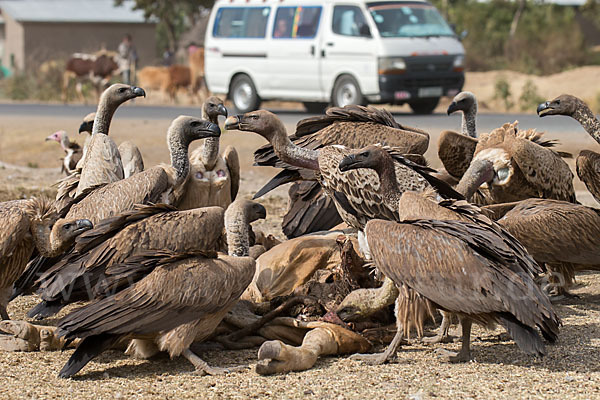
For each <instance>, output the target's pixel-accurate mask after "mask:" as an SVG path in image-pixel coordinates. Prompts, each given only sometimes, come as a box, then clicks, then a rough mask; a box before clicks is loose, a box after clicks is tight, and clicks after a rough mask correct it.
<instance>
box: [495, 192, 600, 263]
mask: <svg viewBox="0 0 600 400" xmlns="http://www.w3.org/2000/svg"><path fill="white" fill-rule="evenodd" d="M498 223H499V224H501V225H502V226H503V227H504V228H506V229H507V230H508V231H509V232H510V233H511V234H512V235H513V236H515V237H516V238H517V240H519V242H521V243H522V244H523V245H524V246H525V247H526V248H527V250H528V251H529V253H530V254H531V255H533V257H534V258H535V259H536V260H538V261H540V262H548V263H560V262H571V263H576V264H577V263H581V264H588V265H589V264H597V263H598V260H600V211H598V210H596V209H594V208H590V207H585V206H582V205H580V204H571V203H566V202H562V201H557V200H549V199H528V200H524V201H522V202H520V203H519V204H517V205H516V206H515V207H514V208H513V209H512V210H510V211H509V212H507V213H506V215H504V217H503V218H501V219H500V220H499V221H498Z"/></svg>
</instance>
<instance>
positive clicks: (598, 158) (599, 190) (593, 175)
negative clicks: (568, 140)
mask: <svg viewBox="0 0 600 400" xmlns="http://www.w3.org/2000/svg"><path fill="white" fill-rule="evenodd" d="M577 176H578V177H579V179H581V181H582V182H583V183H585V186H586V187H587V189H588V190H589V192H590V193H591V194H592V196H594V198H595V199H596V201H597V202H599V203H600V154H598V153H595V152H593V151H589V150H583V151H581V152H580V153H579V157H577Z"/></svg>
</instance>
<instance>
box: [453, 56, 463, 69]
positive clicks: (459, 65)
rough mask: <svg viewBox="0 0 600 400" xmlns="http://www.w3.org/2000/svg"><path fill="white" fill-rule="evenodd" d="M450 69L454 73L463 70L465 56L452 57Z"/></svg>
mask: <svg viewBox="0 0 600 400" xmlns="http://www.w3.org/2000/svg"><path fill="white" fill-rule="evenodd" d="M452 68H454V70H455V71H457V72H460V71H462V70H464V69H465V56H456V57H454V62H453V64H452Z"/></svg>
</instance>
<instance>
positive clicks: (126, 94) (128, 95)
mask: <svg viewBox="0 0 600 400" xmlns="http://www.w3.org/2000/svg"><path fill="white" fill-rule="evenodd" d="M136 97H146V92H145V91H144V89H142V88H141V87H137V86H129V85H125V84H124V83H115V84H114V85H111V86H110V87H109V88H108V89H106V90H105V91H104V92H103V93H102V96H100V104H103V103H104V104H106V103H109V104H112V105H113V106H118V105H120V104H123V103H125V102H126V101H128V100H131V99H135V98H136Z"/></svg>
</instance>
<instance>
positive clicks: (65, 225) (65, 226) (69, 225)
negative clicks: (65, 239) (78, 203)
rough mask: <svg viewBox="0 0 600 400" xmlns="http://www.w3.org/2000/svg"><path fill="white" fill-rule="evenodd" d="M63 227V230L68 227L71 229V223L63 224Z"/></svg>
mask: <svg viewBox="0 0 600 400" xmlns="http://www.w3.org/2000/svg"><path fill="white" fill-rule="evenodd" d="M63 229H64V230H65V231H68V230H69V229H71V224H64V225H63Z"/></svg>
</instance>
